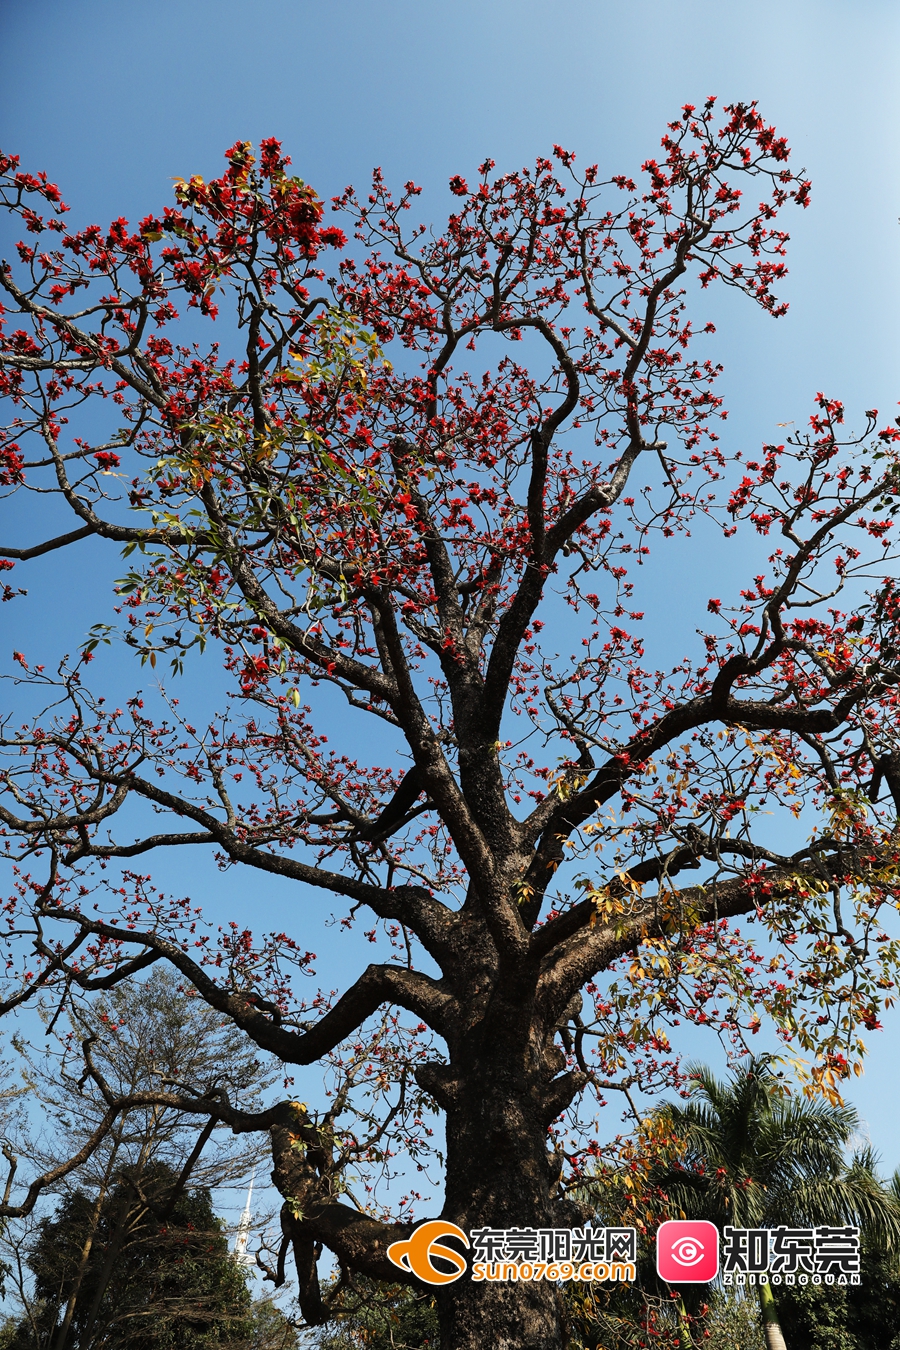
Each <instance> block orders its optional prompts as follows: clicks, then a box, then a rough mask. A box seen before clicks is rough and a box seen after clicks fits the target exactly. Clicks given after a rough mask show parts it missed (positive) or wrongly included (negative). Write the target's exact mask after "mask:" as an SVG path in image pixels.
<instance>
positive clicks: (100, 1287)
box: [7, 1163, 251, 1350]
mask: <svg viewBox="0 0 900 1350" xmlns="http://www.w3.org/2000/svg"><path fill="white" fill-rule="evenodd" d="M177 1180H178V1178H177V1176H176V1174H175V1173H174V1172H172V1171H171V1170H170V1169H169V1168H168V1167H166V1165H165V1164H164V1163H157V1164H155V1165H153V1164H151V1166H150V1167H149V1168H147V1169H146V1170H145V1173H144V1176H143V1178H142V1185H141V1190H142V1192H143V1194H144V1196H145V1201H144V1203H142V1204H141V1205H140V1207H138V1206H136V1205H135V1194H134V1188H133V1186H132V1185H131V1184H130V1183H129V1182H128V1181H124V1180H123V1181H119V1182H118V1183H117V1184H116V1185H115V1186H113V1187H112V1188H111V1189H110V1190H109V1191H108V1192H107V1194H106V1195H105V1196H104V1197H103V1200H102V1203H101V1204H100V1205H99V1207H98V1206H97V1205H96V1203H95V1200H94V1197H92V1196H90V1195H87V1194H85V1193H83V1192H81V1191H77V1190H73V1191H70V1192H69V1194H68V1195H66V1197H65V1198H64V1199H63V1201H62V1202H61V1203H60V1205H59V1206H58V1207H57V1209H56V1211H55V1213H54V1214H53V1215H52V1216H51V1217H48V1218H45V1219H42V1220H41V1221H40V1223H39V1226H38V1232H37V1236H36V1240H35V1241H34V1244H33V1246H32V1248H31V1250H30V1252H29V1254H28V1265H29V1267H30V1269H31V1273H32V1275H33V1278H34V1286H33V1291H32V1296H31V1306H30V1307H29V1309H28V1315H27V1316H26V1317H25V1318H23V1319H22V1320H21V1321H20V1322H19V1324H18V1325H17V1327H16V1328H15V1331H14V1332H13V1334H12V1335H10V1336H9V1339H8V1342H7V1343H8V1346H9V1348H10V1350H49V1347H51V1346H52V1347H56V1346H59V1345H61V1344H68V1345H72V1346H78V1347H80V1350H86V1348H87V1347H89V1346H90V1347H95V1346H96V1347H100V1346H104V1347H106V1346H110V1347H111V1346H125V1345H127V1346H135V1347H140V1348H141V1350H168V1347H172V1350H176V1347H177V1348H179V1350H205V1348H206V1347H211V1346H223V1345H233V1344H239V1343H241V1342H247V1341H248V1340H249V1339H250V1335H251V1321H250V1305H251V1297H250V1291H249V1289H248V1287H247V1281H246V1277H245V1275H244V1272H243V1270H242V1269H241V1268H240V1267H239V1266H238V1265H236V1264H235V1262H234V1261H233V1260H232V1257H231V1253H230V1252H229V1250H228V1241H227V1238H226V1236H225V1234H224V1233H223V1231H222V1223H221V1221H220V1220H219V1219H218V1218H217V1217H216V1215H215V1213H214V1212H213V1208H212V1202H211V1198H210V1194H209V1191H208V1190H204V1189H194V1190H190V1191H186V1190H184V1189H182V1190H180V1191H179V1193H178V1194H177V1195H176V1196H175V1198H174V1200H173V1199H172V1198H171V1197H172V1191H173V1189H174V1187H175V1186H176V1183H177ZM154 1209H156V1210H158V1213H159V1215H164V1217H159V1216H158V1214H157V1213H154ZM86 1247H87V1248H88V1253H89V1254H88V1259H87V1261H85V1260H84V1252H85V1248H86ZM111 1254H112V1260H110V1255H111ZM70 1309H71V1310H72V1312H73V1314H74V1315H73V1316H71V1317H70V1319H69V1321H68V1322H66V1321H65V1318H66V1314H67V1313H68V1312H69V1310H70ZM62 1326H65V1331H66V1335H65V1339H63V1338H61V1337H60V1335H59V1332H60V1328H61V1327H62Z"/></svg>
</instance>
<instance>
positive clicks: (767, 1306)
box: [757, 1284, 787, 1350]
mask: <svg viewBox="0 0 900 1350" xmlns="http://www.w3.org/2000/svg"><path fill="white" fill-rule="evenodd" d="M757 1290H758V1292H759V1306H760V1310H761V1312H762V1319H763V1331H764V1332H765V1337H766V1350H787V1345H786V1344H785V1340H784V1336H783V1335H782V1334H781V1327H780V1325H779V1323H778V1309H777V1308H776V1307H775V1296H774V1294H773V1293H772V1287H771V1285H768V1284H760V1285H757Z"/></svg>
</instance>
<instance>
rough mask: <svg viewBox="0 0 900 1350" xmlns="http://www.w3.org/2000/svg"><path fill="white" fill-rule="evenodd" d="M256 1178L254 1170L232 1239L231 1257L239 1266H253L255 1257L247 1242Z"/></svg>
mask: <svg viewBox="0 0 900 1350" xmlns="http://www.w3.org/2000/svg"><path fill="white" fill-rule="evenodd" d="M255 1179H256V1173H255V1172H254V1173H253V1175H252V1176H251V1178H250V1189H249V1190H248V1192H247V1203H246V1205H245V1206H244V1210H243V1213H242V1214H241V1218H240V1222H239V1223H238V1230H237V1237H236V1238H235V1240H234V1251H233V1252H232V1257H233V1258H234V1260H235V1261H236V1262H237V1264H238V1265H239V1266H255V1265H256V1257H255V1256H254V1255H253V1254H252V1252H248V1251H247V1243H248V1242H249V1241H250V1201H251V1200H252V1198H253V1182H254V1181H255Z"/></svg>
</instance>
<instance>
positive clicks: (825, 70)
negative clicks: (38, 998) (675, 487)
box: [0, 0, 900, 1168]
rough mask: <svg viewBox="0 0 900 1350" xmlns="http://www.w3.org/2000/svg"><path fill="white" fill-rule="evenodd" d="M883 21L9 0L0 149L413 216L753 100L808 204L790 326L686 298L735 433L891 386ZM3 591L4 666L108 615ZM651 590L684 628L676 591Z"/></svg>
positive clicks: (101, 171) (161, 181) (0, 80)
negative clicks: (257, 165) (416, 202)
mask: <svg viewBox="0 0 900 1350" xmlns="http://www.w3.org/2000/svg"><path fill="white" fill-rule="evenodd" d="M898 29H900V8H898V6H897V5H896V3H890V2H889V0H856V2H855V3H853V4H850V3H847V2H842V3H838V2H836V0H807V2H806V3H804V2H803V0H780V3H772V0H759V2H758V3H757V4H755V5H753V6H749V5H739V4H736V3H730V4H729V3H726V4H723V5H718V6H712V5H710V4H708V3H707V4H701V3H696V0H678V2H677V3H676V2H675V0H629V2H628V3H621V2H620V3H610V2H609V0H577V2H576V0H556V3H554V4H547V3H543V4H540V3H535V2H534V0H517V2H512V0H482V3H481V4H476V3H472V0H456V3H454V4H452V5H450V4H446V3H437V2H436V0H378V2H375V0H329V3H327V4H322V3H318V4H313V3H309V2H308V0H295V2H294V3H286V2H285V0H254V3H253V4H246V3H245V4H238V3H235V0H216V2H215V3H209V2H208V0H178V3H173V0H154V3H153V4H152V5H137V4H123V3H121V0H119V3H112V2H111V0H27V3H26V0H0V145H2V147H3V148H4V149H5V150H9V151H13V152H15V153H18V154H20V155H21V156H22V161H23V165H24V166H25V167H27V168H30V169H46V170H47V172H48V173H49V175H50V177H51V178H52V179H53V180H54V181H57V182H59V183H60V185H61V186H62V188H63V193H64V196H65V198H66V200H67V201H68V202H69V203H70V204H71V205H72V207H73V212H72V218H74V219H77V220H78V221H79V223H80V224H84V223H87V221H88V220H99V221H101V222H103V221H105V220H107V219H109V218H110V217H113V216H119V215H125V216H128V217H130V218H132V219H135V218H137V217H139V216H141V215H143V214H145V213H146V212H147V211H149V210H150V209H153V208H158V207H159V206H160V205H161V204H163V203H165V202H167V201H168V200H170V195H171V180H172V179H173V178H174V177H177V176H187V175H189V174H191V173H194V172H197V173H200V174H202V175H204V176H210V175H212V174H213V173H217V172H218V171H219V166H220V164H221V155H222V151H223V150H224V149H225V147H226V146H228V145H230V144H231V143H232V142H233V141H235V140H237V139H249V140H252V141H258V140H259V139H260V138H261V137H263V136H269V135H275V136H278V137H279V138H281V139H282V140H283V141H284V143H285V147H286V149H287V150H288V152H289V153H290V155H291V156H292V158H293V161H294V164H295V166H296V169H297V171H298V172H299V173H300V174H301V175H302V176H303V177H304V178H306V179H307V180H308V181H309V182H311V183H312V184H313V185H314V186H315V187H316V188H317V190H318V191H319V192H320V194H321V195H322V196H323V197H326V198H327V197H328V196H330V195H331V194H332V193H335V192H337V191H339V190H341V189H342V188H343V187H344V186H345V185H346V184H347V183H349V182H355V183H357V184H362V183H364V182H365V179H366V177H367V175H368V173H369V171H370V170H371V168H372V167H373V166H374V165H376V164H378V165H381V166H382V167H383V168H384V171H385V173H386V175H387V177H388V178H389V179H390V180H393V181H395V182H396V181H400V182H403V181H405V180H407V179H409V178H413V179H415V180H416V181H418V182H419V183H421V184H422V185H423V187H424V188H425V194H424V198H423V201H422V214H423V218H424V217H425V216H427V214H428V213H429V210H432V211H433V213H434V214H435V216H437V217H439V216H440V213H441V210H442V208H443V206H444V204H445V194H446V183H447V180H448V178H449V177H450V175H451V174H453V173H456V172H460V173H463V174H464V175H465V174H466V173H467V172H470V171H471V170H472V168H473V167H474V165H476V164H477V163H478V162H479V161H480V160H481V159H483V158H484V157H485V156H486V155H489V156H490V157H491V158H493V159H495V160H496V161H497V164H498V167H499V168H501V169H503V168H512V167H516V166H518V165H520V164H522V163H525V162H528V161H529V160H533V159H534V157H535V156H536V155H537V154H539V153H546V152H547V151H549V149H550V147H551V146H552V145H553V143H554V142H559V143H561V144H563V145H565V146H566V147H567V148H570V149H572V150H574V151H575V152H576V153H577V154H578V156H579V159H581V160H582V161H586V162H593V161H594V160H599V161H600V164H601V167H602V169H603V171H604V173H605V172H634V171H635V170H636V169H637V167H638V166H639V165H640V163H641V162H642V161H643V160H644V159H645V158H646V157H647V156H649V155H652V154H654V153H655V151H656V149H657V147H658V144H659V138H660V135H661V134H662V131H663V129H664V126H665V122H666V121H667V120H668V119H670V118H671V117H674V116H675V115H676V113H677V111H678V109H679V108H680V106H681V105H682V104H683V103H685V102H692V103H698V102H700V101H701V100H702V99H703V98H704V97H705V96H706V95H708V94H710V93H715V94H718V95H719V97H720V99H721V100H722V101H723V102H727V101H729V100H736V99H743V100H747V99H751V98H757V99H759V101H760V106H761V109H762V111H763V113H764V115H765V116H766V118H767V119H768V120H771V121H773V122H774V123H775V124H776V126H777V127H778V128H779V130H780V131H781V132H783V133H784V134H786V135H787V137H788V139H789V140H790V142H791V144H792V146H793V148H794V157H795V163H798V164H802V165H805V167H806V169H807V171H808V173H809V176H810V177H811V178H812V181H813V204H812V206H811V207H810V209H809V210H808V211H807V212H805V213H803V214H802V215H800V213H792V215H791V218H790V219H789V221H788V228H789V229H790V230H791V232H792V235H793V241H794V242H793V244H792V247H791V251H790V257H789V263H790V267H791V276H790V278H789V279H788V282H787V283H786V286H785V288H784V290H785V294H786V296H787V298H788V299H789V301H790V303H791V309H790V311H789V314H788V316H787V317H786V318H785V319H782V320H780V321H778V322H773V321H772V320H771V319H768V318H767V317H766V316H764V315H763V314H761V313H759V312H757V311H755V310H754V308H753V307H752V306H751V305H750V304H748V303H747V302H746V301H743V300H742V298H741V297H736V296H733V295H726V296H710V297H709V301H708V303H707V302H706V301H705V300H704V303H703V305H702V306H701V310H700V311H698V312H702V313H703V314H704V316H705V315H706V314H707V313H709V314H710V315H711V316H712V317H713V318H714V319H715V321H716V323H717V326H718V329H719V333H718V337H717V339H716V347H715V355H716V357H717V359H720V360H722V361H724V363H725V366H726V372H725V376H724V378H723V380H722V382H721V389H720V392H722V393H724V396H725V401H726V405H727V406H728V407H729V409H730V410H731V414H732V415H731V418H730V420H729V422H728V424H727V443H728V445H729V446H730V448H731V449H736V448H738V447H742V448H750V447H755V446H758V445H759V443H760V442H761V441H763V440H771V439H773V438H775V437H776V435H777V434H778V433H776V431H775V428H776V427H777V425H778V424H779V423H786V422H791V421H795V422H797V423H801V424H802V423H803V422H804V421H805V419H806V418H807V417H808V415H809V412H810V409H811V404H812V399H813V396H814V394H815V393H816V391H817V390H819V389H823V390H826V391H827V392H829V393H831V394H833V395H835V396H837V397H840V398H842V399H843V400H844V402H845V403H846V405H847V408H848V420H849V421H850V423H851V425H852V424H854V422H855V423H857V424H858V423H860V422H861V421H862V411H863V409H866V408H870V407H873V406H877V407H879V408H880V409H881V410H882V412H883V413H885V414H887V413H891V414H892V410H895V405H896V402H897V399H898V397H900V381H898V380H897V378H896V373H897V369H898V359H897V358H898V354H900V353H898V335H900V318H898V316H900V304H898V300H900V227H898V224H897V218H898V215H900V174H898V153H897V145H898V132H900V125H898V123H900V118H898V102H900V86H898V81H897V79H896V66H897V58H898ZM782 438H783V437H782ZM679 556H680V555H679ZM684 557H685V562H686V564H687V558H688V555H687V554H685V555H684ZM72 565H73V566H77V567H78V568H79V569H81V570H80V572H79V574H78V580H79V583H80V584H81V586H82V588H83V589H85V590H87V589H89V587H90V582H91V580H92V579H96V578H97V577H99V576H100V575H101V573H102V565H101V564H100V563H99V562H98V561H97V560H96V559H93V558H92V556H91V555H90V554H89V553H88V552H87V551H85V553H84V554H83V555H81V556H80V558H79V560H78V562H77V563H75V562H73V564H72ZM19 584H28V585H29V587H30V588H31V592H32V593H31V595H30V597H29V600H28V602H27V603H24V604H23V605H22V606H21V607H19V608H18V609H16V607H15V606H12V605H10V606H5V607H4V608H5V609H7V610H15V613H14V614H9V615H7V614H3V615H0V622H2V623H3V624H4V625H6V628H7V632H6V634H5V635H2V636H0V666H2V667H3V668H8V667H7V661H8V649H9V648H10V647H11V646H13V645H19V646H21V645H23V644H24V642H25V641H26V640H31V641H32V642H33V643H34V644H37V645H40V644H44V647H45V648H46V650H45V651H44V652H43V654H44V655H45V656H48V657H49V656H51V655H52V653H53V651H56V650H59V649H65V648H66V647H67V646H71V644H72V643H73V642H74V641H77V640H78V638H79V637H80V636H81V634H82V633H83V632H84V629H85V628H86V626H87V624H88V623H89V622H91V621H92V619H93V618H94V617H101V616H98V615H89V614H88V613H87V611H82V610H81V609H80V608H79V607H78V606H75V605H73V604H72V603H71V597H67V598H65V599H64V600H62V601H60V599H59V592H58V590H57V591H56V592H54V587H53V583H52V570H51V568H50V565H49V564H48V565H47V566H46V567H44V568H41V567H36V568H34V569H33V571H32V572H31V574H30V575H29V577H28V579H27V583H26V582H24V581H22V582H19ZM704 584H705V583H704ZM685 586H686V587H688V589H689V585H688V581H687V579H685ZM656 599H657V612H658V613H659V614H660V615H662V614H663V613H664V612H665V613H666V614H667V615H668V618H667V622H668V623H669V624H670V625H672V626H673V627H674V625H675V624H676V623H677V618H678V606H677V604H673V602H672V594H671V593H670V592H663V591H660V593H659V594H658V595H657V597H656ZM48 621H49V622H48ZM660 621H661V620H660ZM692 627H693V621H692V622H691V623H690V625H689V629H688V631H689V632H690V631H691V630H692ZM7 638H8V640H7ZM128 678H133V676H129V677H128ZM210 880H211V878H210V877H209V876H208V874H207V883H208V882H209V881H210ZM205 884H206V883H205ZM253 884H254V882H253V879H252V878H239V877H238V876H237V875H236V874H230V875H229V876H228V877H226V878H224V879H221V880H217V881H216V883H215V886H216V895H217V903H219V904H221V905H223V906H225V907H228V906H230V905H232V904H239V905H240V904H243V903H248V904H251V905H252V896H249V895H248V894H247V888H248V887H251V888H252V886H253ZM270 894H272V892H271V891H270ZM201 898H203V897H201ZM274 903H276V904H282V903H283V907H284V910H285V911H286V912H287V911H288V910H289V909H290V908H291V906H292V905H295V904H296V901H292V900H290V899H289V897H288V895H287V893H285V896H284V899H283V902H282V901H281V900H277V899H276V901H275V902H274ZM308 945H312V943H311V942H310V943H309V944H308ZM349 948H354V950H353V951H352V958H353V959H355V958H357V957H358V956H359V955H360V954H361V952H360V949H359V948H357V947H355V943H354V940H351V942H350V943H349V944H346V945H345V946H344V947H342V948H341V951H342V952H344V954H345V956H346V955H350V954H351V953H350V951H349ZM340 965H341V962H340V961H337V964H336V968H335V969H336V979H337V978H339V976H340V969H339V967H340ZM898 1032H900V1010H895V1013H894V1015H893V1017H892V1018H891V1019H890V1020H888V1022H887V1030H886V1032H885V1034H884V1035H883V1036H881V1037H880V1038H876V1039H875V1041H874V1042H873V1046H872V1054H871V1060H870V1066H869V1069H868V1071H867V1074H866V1076H865V1078H864V1079H863V1080H861V1082H860V1084H859V1085H858V1086H857V1087H856V1088H855V1090H854V1097H853V1099H854V1101H855V1103H856V1104H857V1105H858V1107H859V1109H860V1111H861V1113H862V1115H863V1116H864V1117H865V1119H866V1120H867V1122H868V1125H869V1130H870V1133H871V1137H872V1142H873V1143H874V1145H875V1147H876V1148H877V1149H878V1150H879V1151H880V1152H881V1153H882V1155H883V1158H884V1161H885V1163H886V1165H887V1166H889V1167H890V1168H893V1167H894V1166H897V1165H900V1140H898V1138H897V1136H896V1131H895V1129H894V1127H893V1117H894V1116H895V1115H896V1110H897V1105H898V1103H897V1090H896V1084H897V1081H898V1078H900V1074H898V1069H900V1050H897V1049H896V1047H897V1045H898V1039H900V1038H898ZM702 1052H703V1051H702V1047H698V1051H697V1053H702Z"/></svg>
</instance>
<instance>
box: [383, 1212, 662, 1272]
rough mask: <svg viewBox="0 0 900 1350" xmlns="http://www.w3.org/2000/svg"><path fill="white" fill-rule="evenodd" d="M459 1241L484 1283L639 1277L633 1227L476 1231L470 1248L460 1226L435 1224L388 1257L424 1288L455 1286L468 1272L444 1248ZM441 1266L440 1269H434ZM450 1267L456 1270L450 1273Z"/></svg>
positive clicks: (461, 1259) (394, 1245)
mask: <svg viewBox="0 0 900 1350" xmlns="http://www.w3.org/2000/svg"><path fill="white" fill-rule="evenodd" d="M447 1238H456V1239H457V1240H458V1241H459V1242H461V1243H462V1244H463V1245H464V1246H466V1247H469V1246H471V1248H472V1267H471V1276H472V1280H473V1282H475V1283H479V1282H480V1281H482V1280H491V1281H493V1280H500V1281H502V1282H504V1283H505V1282H508V1281H523V1282H525V1281H528V1282H531V1281H534V1280H551V1281H552V1282H554V1283H563V1282H565V1281H566V1280H581V1281H594V1280H596V1281H600V1282H606V1281H612V1282H626V1283H627V1282H631V1281H633V1280H634V1279H635V1278H636V1271H635V1262H636V1260H637V1232H636V1231H635V1229H634V1228H591V1227H585V1228H473V1230H472V1233H471V1243H470V1241H469V1238H467V1237H466V1235H465V1233H464V1232H463V1231H462V1229H461V1228H457V1226H456V1224H453V1223H448V1222H445V1221H444V1220H442V1219H431V1220H429V1222H427V1223H423V1224H420V1225H419V1227H418V1228H416V1229H415V1231H414V1232H413V1233H411V1234H410V1236H409V1237H408V1238H407V1239H406V1240H405V1241H403V1242H393V1243H391V1245H390V1247H388V1256H389V1258H390V1260H391V1261H392V1262H393V1263H394V1265H395V1266H399V1267H400V1269H401V1270H405V1271H406V1272H407V1273H408V1274H411V1275H415V1276H417V1277H418V1278H419V1279H420V1280H422V1281H423V1283H425V1284H452V1283H453V1281H454V1280H458V1279H460V1278H461V1277H462V1276H463V1275H464V1274H465V1273H466V1270H467V1269H468V1265H467V1262H466V1260H465V1257H463V1256H462V1255H461V1254H460V1253H459V1252H457V1251H454V1250H453V1248H451V1247H448V1246H446V1245H445V1240H446V1239H447ZM436 1260H437V1261H439V1262H441V1263H442V1265H443V1266H444V1269H442V1268H441V1267H440V1266H438V1265H436V1264H435V1261H436ZM448 1264H449V1265H450V1266H451V1267H452V1268H453V1269H452V1270H447V1269H446V1266H447V1265H448Z"/></svg>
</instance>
